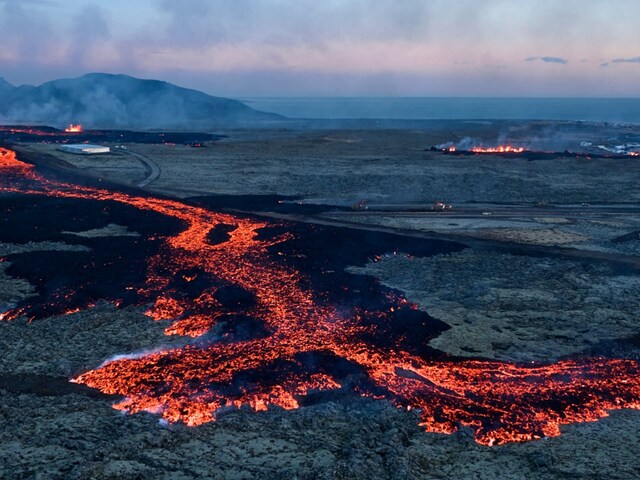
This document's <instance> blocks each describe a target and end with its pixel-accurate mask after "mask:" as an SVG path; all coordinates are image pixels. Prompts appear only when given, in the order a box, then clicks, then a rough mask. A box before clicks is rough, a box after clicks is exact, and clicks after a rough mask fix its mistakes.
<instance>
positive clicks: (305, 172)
mask: <svg viewBox="0 0 640 480" xmlns="http://www.w3.org/2000/svg"><path fill="white" fill-rule="evenodd" d="M225 133H226V134H228V138H227V139H225V140H223V141H219V142H213V143H209V144H207V145H206V147H205V148H191V147H189V146H186V145H138V144H128V145H125V146H126V148H127V150H126V151H118V150H114V153H113V154H110V155H105V156H98V157H82V156H74V155H69V154H64V153H62V152H58V151H57V150H56V146H55V145H51V144H30V145H21V146H19V147H18V150H19V151H20V150H22V151H27V152H37V153H38V154H52V155H54V156H55V157H57V158H59V159H62V160H64V161H65V162H68V163H69V164H71V165H73V166H75V167H77V169H78V170H79V172H81V173H82V174H86V175H91V176H98V177H100V178H104V179H106V180H110V181H114V182H118V183H121V184H124V185H138V184H140V183H141V182H144V181H145V179H147V178H149V175H150V169H149V166H148V165H147V164H145V162H142V161H140V159H139V158H136V157H135V156H133V155H130V154H129V153H131V152H133V153H135V154H137V155H142V156H143V157H144V158H146V159H148V160H149V161H151V162H153V164H154V165H157V167H158V168H159V171H160V174H159V176H158V177H157V178H155V179H153V181H151V182H150V183H149V184H148V185H146V187H145V188H146V189H147V191H150V192H153V193H155V194H161V195H167V196H175V197H180V198H189V197H198V201H206V199H204V198H203V197H208V196H213V195H229V196H234V197H232V198H231V199H226V200H224V201H225V202H227V203H225V208H231V209H233V210H244V211H249V210H251V211H253V213H255V214H256V215H259V216H267V217H268V218H288V219H291V220H300V221H303V222H310V223H321V224H329V225H338V226H348V227H352V228H358V229H365V231H373V232H375V231H377V230H378V229H379V230H381V231H392V232H395V233H400V234H403V235H409V236H416V237H417V238H438V239H445V240H446V239H450V240H454V241H456V242H462V244H463V245H466V246H468V248H464V249H462V250H460V251H456V252H452V253H447V254H440V255H432V256H424V257H421V256H407V255H405V254H403V252H401V251H384V252H379V255H378V256H377V257H376V258H373V257H372V258H370V259H369V260H368V261H365V262H360V263H358V262H356V261H355V259H354V262H353V264H352V265H351V266H350V267H348V268H347V270H348V271H349V272H351V273H354V274H357V275H366V276H372V277H375V278H376V279H377V281H379V282H380V283H382V284H383V285H385V286H387V287H390V288H392V289H396V290H397V291H399V292H402V294H404V295H406V297H407V299H408V300H409V301H411V302H415V303H417V304H418V305H419V308H420V309H421V310H423V311H426V312H427V313H429V315H431V316H432V317H434V318H435V319H437V320H440V321H442V322H444V323H445V324H446V325H447V326H448V327H449V328H448V329H446V330H445V331H444V332H442V333H441V334H440V335H438V336H437V337H436V338H434V339H432V340H430V341H429V346H431V347H433V348H435V349H437V350H439V351H441V352H444V354H447V355H451V356H454V357H460V358H472V359H478V358H482V359H491V360H499V361H509V362H518V363H526V362H532V361H535V362H541V363H549V362H554V361H557V360H561V359H566V358H581V357H585V356H586V357H594V356H596V357H605V358H629V359H640V340H639V339H640V316H639V314H638V312H639V311H640V300H639V298H640V271H639V270H638V269H639V268H640V237H639V236H638V232H640V190H639V189H638V182H639V180H640V174H638V172H637V166H638V159H637V158H629V159H615V160H614V159H611V160H608V159H599V160H585V159H572V158H562V159H557V160H553V161H551V160H544V161H535V160H534V161H529V160H523V159H518V158H507V159H505V158H498V157H492V156H473V157H451V156H443V155H441V154H440V153H439V152H430V151H426V150H428V149H429V148H430V147H431V146H432V145H438V144H440V143H443V142H447V141H454V142H456V141H460V140H462V139H464V138H465V137H470V138H476V139H479V140H482V141H484V142H485V143H487V144H495V143H496V142H497V141H498V140H499V139H503V138H506V137H508V139H509V140H512V141H513V142H514V143H517V142H518V141H519V140H520V142H525V141H528V142H529V144H527V146H531V147H532V148H533V147H535V148H540V149H543V150H548V149H554V150H564V149H571V148H573V147H575V148H576V149H578V148H579V143H580V141H583V140H589V141H593V142H594V143H596V142H598V141H603V139H606V138H609V137H611V136H612V135H616V136H618V137H619V138H629V137H630V136H631V137H632V136H633V135H636V136H640V130H639V129H638V128H637V127H631V126H598V125H589V124H573V123H572V124H552V123H549V122H533V123H529V124H527V123H524V122H522V123H519V122H513V123H511V124H507V123H497V124H495V125H492V124H489V125H487V124H484V123H466V122H461V123H457V124H453V123H443V124H442V125H440V126H438V127H437V128H434V127H433V126H431V127H430V128H423V129H419V128H417V129H411V130H316V131H283V130H279V131H255V132H247V131H229V132H225ZM113 146H115V145H113ZM255 195H277V196H282V197H285V196H286V197H292V198H287V199H282V200H281V202H283V201H284V202H285V203H278V202H277V201H273V199H267V198H266V197H264V199H263V197H257V199H254V200H252V201H251V202H249V203H247V197H246V196H251V197H253V196H255ZM213 198H214V200H211V201H213V202H214V204H215V202H220V201H221V200H220V199H219V198H218V197H213ZM225 198H226V197H225ZM362 199H365V200H367V202H368V203H367V209H366V210H365V209H356V210H354V209H352V208H351V207H352V205H354V204H355V203H356V202H358V201H360V200H362ZM436 201H443V202H445V203H446V204H451V205H452V207H453V208H452V209H451V210H446V211H434V210H432V206H433V205H434V203H435V202H436ZM256 202H257V203H256ZM288 202H291V203H288ZM317 204H320V205H324V206H325V207H320V208H319V209H318V211H310V210H304V209H305V208H309V206H310V205H317ZM583 204H586V205H583ZM254 207H255V208H254ZM257 207H260V208H257ZM285 207H286V208H288V209H287V210H286V211H285V210H282V211H280V210H278V209H280V208H285ZM338 207H340V208H338ZM296 209H299V210H296ZM105 215H106V218H105V220H104V223H105V224H106V226H105V227H101V228H86V229H83V228H77V229H73V230H72V231H71V230H67V231H65V232H63V233H64V234H65V237H64V241H40V240H37V239H34V240H33V241H31V242H22V243H21V242H9V241H5V242H4V243H0V313H1V312H3V311H6V310H8V309H9V308H12V307H14V306H15V305H17V304H19V303H20V302H21V301H22V300H24V299H26V298H29V297H30V296H33V295H35V294H36V293H37V292H36V290H37V289H36V287H35V286H34V285H31V284H29V282H26V281H25V280H24V279H21V278H16V277H14V276H12V275H10V274H9V273H7V270H8V269H9V268H10V261H8V260H7V259H6V257H9V256H11V255H16V256H19V255H20V254H23V253H30V252H77V253H82V252H85V251H86V250H87V249H88V247H87V246H85V245H86V244H85V243H83V242H90V241H92V240H96V241H104V240H105V239H109V238H113V239H118V238H122V237H128V238H129V240H132V241H133V240H135V239H136V238H137V237H136V235H138V232H137V231H136V230H135V228H134V227H132V226H123V225H119V224H117V223H113V222H111V220H110V217H108V214H105ZM15 258H17V257H15ZM144 311H145V309H144V308H139V307H126V308H116V307H115V306H114V305H112V304H111V303H107V302H98V303H97V304H96V305H94V306H93V307H92V308H90V309H88V310H86V311H81V312H78V313H71V314H69V315H62V316H55V317H51V318H46V319H41V320H37V321H34V322H29V320H28V319H27V318H19V319H17V320H14V321H12V322H2V321H0V348H1V350H2V352H3V355H2V357H1V358H0V422H1V424H2V429H0V478H3V479H4V478H7V479H14V478H16V479H31V478H34V479H36V478H37V479H40V478H42V479H44V478H46V479H49V478H51V479H65V478H79V479H90V478H99V479H139V478H165V479H191V478H212V479H217V478H225V479H227V478H228V479H249V478H287V479H291V478H298V479H315V478H318V479H352V478H363V479H364V478H388V479H405V478H412V479H423V478H425V479H427V478H428V479H430V478H434V479H435V478H456V479H457V478H460V479H463V478H464V479H466V478H477V479H492V478H513V479H521V478H532V479H533V478H536V479H547V478H551V479H564V478H581V479H596V478H607V479H608V478H612V479H634V478H639V477H640V460H638V456H637V455H636V452H637V449H638V448H640V412H638V411H633V410H622V411H615V412H612V413H611V415H610V416H609V417H607V418H604V419H602V420H600V421H598V422H594V423H576V424H572V425H568V426H563V427H562V435H561V436H560V437H557V438H549V439H543V440H539V441H534V442H527V443H520V444H508V445H504V446H499V447H485V446H480V445H478V444H477V443H476V442H474V440H473V438H472V436H473V434H472V432H471V431H469V430H467V429H465V428H462V429H461V430H460V431H459V432H457V433H455V434H453V435H442V434H434V433H425V432H424V431H423V429H421V428H420V427H419V426H418V422H419V419H418V414H417V413H416V412H415V411H405V410H401V409H398V408H396V407H394V406H393V405H392V404H391V403H389V402H387V401H378V400H372V399H365V398H360V397H359V396H357V395H345V396H344V398H334V399H330V401H324V402H323V401H320V402H317V403H313V404H311V405H308V406H305V407H303V408H300V409H297V410H292V411H284V410H282V409H280V408H278V407H275V408H272V409H269V410H268V411H266V412H258V413H256V412H253V411H251V410H249V409H244V408H243V409H241V410H239V411H237V412H232V413H229V414H227V415H223V416H222V418H221V419H220V420H219V421H217V422H214V423H210V424H207V425H203V426H200V427H195V428H189V427H185V426H184V425H180V424H166V422H163V421H159V419H158V417H157V416H156V415H152V414H148V413H138V414H135V415H132V416H129V415H127V416H124V415H122V414H121V413H120V412H118V411H116V410H114V409H112V408H111V404H112V403H113V402H114V401H115V400H116V398H114V397H110V396H107V395H103V394H101V393H99V392H98V391H96V390H92V389H89V388H86V387H83V386H81V385H76V384H71V383H69V382H68V379H69V378H73V377H74V376H76V375H78V374H79V373H82V372H84V371H86V370H88V369H91V368H95V367H96V366H98V365H100V364H101V363H102V362H104V361H105V360H108V359H112V358H114V357H115V356H116V355H122V354H131V353H140V352H148V351H151V350H154V349H158V348H167V347H170V346H179V345H184V344H185V343H186V342H188V341H189V340H188V339H185V338H183V337H179V336H167V335H165V334H164V329H165V328H166V327H167V326H168V323H167V322H164V321H154V320H152V319H150V318H149V317H147V316H146V315H144ZM214 333H215V332H214Z"/></svg>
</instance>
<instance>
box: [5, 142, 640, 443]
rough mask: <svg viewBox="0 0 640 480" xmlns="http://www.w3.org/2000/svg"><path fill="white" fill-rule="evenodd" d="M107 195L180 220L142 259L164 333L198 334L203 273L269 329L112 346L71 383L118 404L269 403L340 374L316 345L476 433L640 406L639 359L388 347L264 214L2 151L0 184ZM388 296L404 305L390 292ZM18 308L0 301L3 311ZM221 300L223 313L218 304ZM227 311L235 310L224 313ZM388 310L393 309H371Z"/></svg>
mask: <svg viewBox="0 0 640 480" xmlns="http://www.w3.org/2000/svg"><path fill="white" fill-rule="evenodd" d="M2 192H10V193H23V194H30V195H47V196H55V197H63V198H78V199H91V200H96V201H104V200H111V201H117V202H122V203H124V204H128V205H132V206H134V207H136V208H138V209H140V210H143V211H154V212H158V213H161V214H163V215H166V216H169V217H173V218H175V219H178V220H180V221H181V222H182V224H183V230H182V231H181V232H180V233H178V234H176V235H173V236H167V237H165V238H163V247H162V250H161V251H160V252H159V253H158V254H157V255H156V256H155V257H154V258H152V259H151V261H150V262H149V267H148V272H147V280H146V283H145V285H144V286H142V287H141V288H140V290H139V293H140V295H141V296H142V297H143V298H145V299H148V300H149V303H150V304H151V305H152V306H151V308H150V310H149V311H148V315H150V316H151V317H153V318H155V319H169V320H172V321H173V323H172V325H171V326H170V327H169V328H168V329H167V333H168V334H175V335H188V336H199V335H202V334H203V333H206V332H207V331H208V330H209V329H210V328H211V327H212V326H213V325H215V323H216V322H217V321H218V319H219V316H220V314H221V313H222V312H221V310H220V309H221V305H220V304H219V303H218V302H217V300H216V296H215V294H216V287H214V286H211V287H206V286H205V287H204V288H203V290H202V292H201V294H200V295H199V296H198V297H197V298H195V299H185V298H184V295H180V293H181V292H180V291H179V290H178V289H177V288H178V287H176V282H175V280H176V279H181V280H182V281H184V282H188V283H190V282H194V281H195V280H196V278H197V277H196V276H194V275H192V274H184V273H183V272H189V271H191V272H193V271H199V272H205V273H206V274H208V275H211V276H212V277H215V278H216V279H219V280H221V281H223V282H225V283H226V284H231V285H235V286H237V287H241V288H242V289H243V290H244V291H247V292H250V293H251V294H253V296H255V299H256V301H255V304H254V305H253V306H251V307H243V308H244V309H243V310H240V311H238V312H235V313H238V314H245V315H248V316H251V317H253V318H259V319H260V320H261V321H262V322H263V323H264V325H265V328H266V330H267V334H266V335H265V336H262V337H260V338H257V339H250V340H237V339H233V338H227V339H225V338H221V339H218V340H217V341H215V342H209V343H204V342H203V344H193V345H187V346H185V347H183V348H176V349H170V350H165V351H161V352H157V353H151V354H145V355H138V356H131V357H128V358H127V357H125V358H119V359H117V360H113V361H109V362H107V363H105V364H104V365H102V366H100V367H98V368H96V369H95V370H90V371H88V372H86V373H84V374H82V375H80V376H79V377H77V378H76V379H74V380H73V381H74V382H78V383H83V384H85V385H88V386H90V387H93V388H96V389H99V390H101V391H102V392H105V393H108V394H117V395H121V396H123V397H124V398H123V399H122V400H121V401H119V402H118V403H116V405H115V408H117V409H119V410H123V411H126V412H128V413H135V412H140V411H147V412H153V413H155V414H157V415H160V416H162V417H163V418H165V419H166V420H168V421H170V422H184V423H186V424H187V425H200V424H203V423H206V422H210V421H213V420H215V418H216V416H217V415H219V414H220V413H221V412H223V411H226V410H228V409H235V408H239V407H241V406H247V407H249V408H251V409H253V410H255V411H260V410H264V409H266V408H268V407H270V406H279V407H281V408H284V409H295V408H298V407H299V406H300V400H301V399H302V397H304V396H305V395H308V394H309V393H311V392H315V391H323V390H324V391H326V390H335V389H339V388H347V387H342V386H341V385H340V382H339V379H336V378H334V377H333V376H332V375H331V373H330V372H328V371H324V370H323V369H322V368H321V367H322V366H320V368H319V369H318V368H315V369H313V368H310V367H309V365H306V364H305V362H304V360H303V359H302V357H303V356H304V354H305V353H312V352H317V353H322V354H326V355H330V356H333V357H334V358H335V357H337V358H341V359H343V360H345V361H348V362H350V363H351V364H352V365H355V366H357V367H358V368H359V369H361V371H362V372H363V373H364V374H365V375H366V377H367V381H366V382H363V383H361V384H358V385H359V386H358V387H356V388H357V391H358V392H359V393H360V394H361V395H364V396H369V397H372V398H386V399H388V400H389V401H391V402H393V403H394V404H395V405H397V406H398V407H402V408H408V409H414V408H415V409H419V411H420V412H421V418H422V422H421V424H422V425H423V426H424V428H425V429H426V430H427V431H430V432H439V433H452V432H454V431H456V430H457V429H458V428H459V427H460V426H467V427H469V428H471V429H473V431H474V432H475V434H476V440H477V441H478V442H479V443H481V444H484V445H494V444H502V443H507V442H521V441H527V440H532V439H537V438H542V437H554V436H557V435H559V434H560V426H561V425H565V424H569V423H574V422H585V421H595V420H597V419H599V418H602V417H604V416H607V411H609V410H617V409H622V408H634V409H640V363H639V362H638V361H636V360H611V359H603V358H590V359H582V360H572V361H563V362H559V363H556V364H550V365H541V364H536V365H515V364H509V363H503V362H488V361H473V360H466V361H460V360H437V361H436V360H430V359H425V358H422V357H420V356H417V355H414V354H411V353H409V352H406V351H404V350H402V349H401V348H398V347H382V346H379V345H375V344H373V343H371V342H367V341H364V340H362V339H363V338H368V337H367V336H366V335H364V334H367V333H371V331H372V330H374V329H375V327H373V326H371V325H370V324H368V323H364V322H363V321H362V315H361V313H362V312H358V311H352V312H344V311H337V310H336V309H335V308H334V307H333V306H332V305H330V304H327V303H324V302H322V301H321V300H320V298H322V295H317V294H315V292H312V291H310V290H309V288H308V287H307V286H305V285H308V282H305V278H304V276H303V275H302V274H301V273H300V272H298V271H296V270H294V269H293V268H291V267H289V266H287V265H286V264H281V263H279V262H276V261H275V260H273V259H272V257H271V256H270V255H269V254H268V251H267V248H268V247H269V246H270V245H273V244H274V243H276V242H281V241H284V240H287V239H288V238H289V237H288V236H287V235H285V236H283V237H282V238H279V239H276V240H262V239H260V237H258V235H257V233H258V230H260V229H262V228H264V227H266V226H268V224H267V223H266V222H262V221H257V220H250V219H246V218H240V217H235V216H232V215H227V214H220V213H216V212H212V211H209V210H207V209H205V208H202V207H197V206H192V205H188V204H185V203H182V202H180V201H174V200H166V199H161V198H153V197H142V196H137V195H132V194H126V193H121V192H117V191H109V190H105V189H100V188H93V187H86V186H80V185H73V184H66V183H59V182H54V181H52V180H48V179H47V178H44V177H42V176H41V175H39V174H38V173H37V172H36V171H35V170H34V169H33V168H32V167H30V166H28V165H26V164H24V163H22V162H20V161H19V160H17V159H16V157H15V154H14V153H13V152H11V151H8V150H4V149H3V150H0V193H2ZM220 224H225V225H233V226H235V229H234V230H232V231H231V232H230V233H229V237H230V238H229V240H228V241H226V242H223V243H220V244H216V245H212V244H210V242H209V241H208V238H207V237H208V235H209V232H210V231H211V229H212V228H214V227H216V226H217V225H220ZM395 305H396V306H395V307H394V308H412V306H411V305H409V304H408V302H407V301H406V300H404V299H398V301H397V302H396V303H395ZM20 313H21V311H14V312H8V313H5V314H3V315H4V316H5V320H10V319H12V318H15V317H16V316H17V315H20ZM227 313H229V312H227ZM232 313H233V312H232ZM374 313H375V314H376V315H377V316H378V317H379V318H381V319H385V318H386V315H388V314H389V312H384V311H380V312H374Z"/></svg>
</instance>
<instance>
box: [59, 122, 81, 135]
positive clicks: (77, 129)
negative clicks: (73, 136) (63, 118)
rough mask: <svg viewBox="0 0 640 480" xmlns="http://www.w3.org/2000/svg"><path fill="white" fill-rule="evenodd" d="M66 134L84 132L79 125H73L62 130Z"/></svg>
mask: <svg viewBox="0 0 640 480" xmlns="http://www.w3.org/2000/svg"><path fill="white" fill-rule="evenodd" d="M64 131H65V132H66V133H81V132H83V131H84V129H83V128H82V125H81V124H79V123H78V124H77V125H74V124H73V123H72V124H71V125H69V126H68V127H67V128H65V129H64Z"/></svg>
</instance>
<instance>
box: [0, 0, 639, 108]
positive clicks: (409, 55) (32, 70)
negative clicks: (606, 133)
mask: <svg viewBox="0 0 640 480" xmlns="http://www.w3.org/2000/svg"><path fill="white" fill-rule="evenodd" d="M639 18H640V2H639V1H637V0H324V1H319V0H184V1H176V0H136V1H132V0H109V1H108V2H107V1H102V2H96V1H91V0H65V1H58V0H0V45H2V46H1V47H0V76H1V77H4V78H5V79H6V80H8V81H9V82H11V83H13V84H15V85H20V84H23V83H29V84H39V83H42V82H45V81H48V80H52V79H55V78H60V77H69V76H77V75H81V74H84V73H88V72H110V73H126V74H130V75H134V76H139V77H144V78H157V79H161V80H167V81H170V82H173V83H177V84H179V85H182V86H186V87H191V88H197V89H201V90H203V91H206V92H207V93H211V94H215V95H224V96H236V97H238V96H245V97H246V96H265V95H266V96H289V95H294V96H301V95H302V96H304V95H307V96H312V95H332V96H342V95H349V96H358V95H374V96H633V97H638V96H640V28H639V27H638V19H639Z"/></svg>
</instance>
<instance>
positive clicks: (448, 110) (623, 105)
mask: <svg viewBox="0 0 640 480" xmlns="http://www.w3.org/2000/svg"><path fill="white" fill-rule="evenodd" d="M240 100H241V101H243V102H244V103H246V104H247V105H249V106H250V107H252V108H255V109H257V110H262V111H265V112H272V113H278V114H280V115H284V116H286V117H290V118H315V119H390V120H582V121H592V122H616V123H638V124H640V98H461V97H456V98H444V97H442V98H435V97H414V98H410V97H393V98H392V97H384V98H372V97H315V98H312V97H289V98H285V97H259V98H258V97H254V98H242V99H240Z"/></svg>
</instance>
